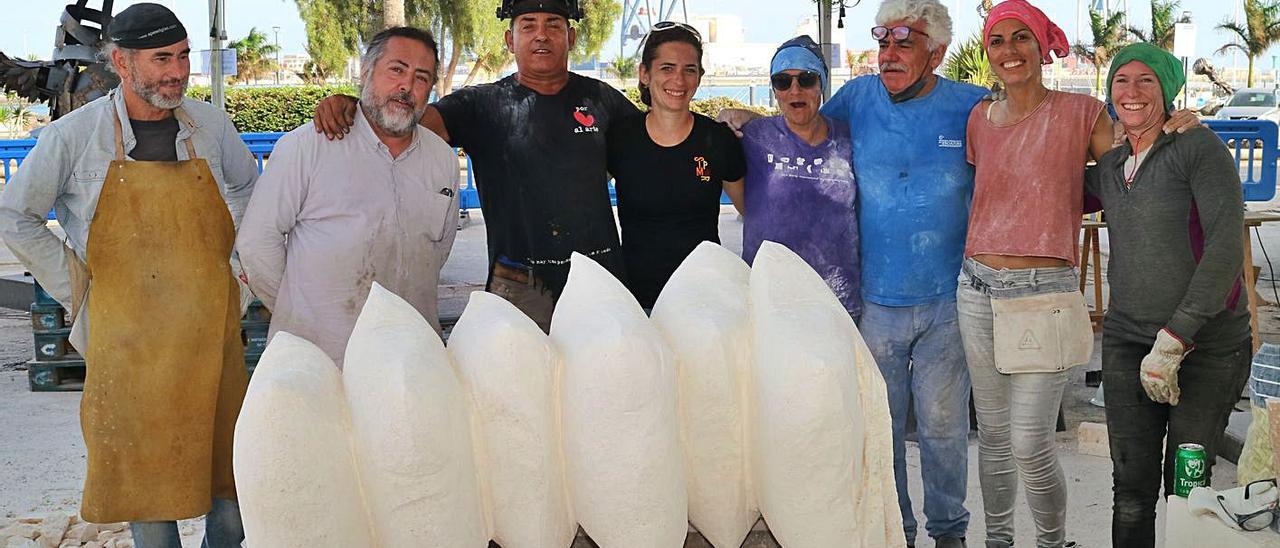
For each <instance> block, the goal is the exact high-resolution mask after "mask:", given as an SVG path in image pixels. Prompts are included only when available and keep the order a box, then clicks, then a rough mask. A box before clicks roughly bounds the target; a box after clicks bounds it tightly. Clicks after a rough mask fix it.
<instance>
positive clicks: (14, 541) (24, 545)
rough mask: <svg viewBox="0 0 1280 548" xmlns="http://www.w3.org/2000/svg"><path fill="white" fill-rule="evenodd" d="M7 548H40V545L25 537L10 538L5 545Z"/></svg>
mask: <svg viewBox="0 0 1280 548" xmlns="http://www.w3.org/2000/svg"><path fill="white" fill-rule="evenodd" d="M4 547H5V548H40V543H38V542H36V541H34V540H31V539H29V538H23V537H9V541H8V542H6V543H5V545H4Z"/></svg>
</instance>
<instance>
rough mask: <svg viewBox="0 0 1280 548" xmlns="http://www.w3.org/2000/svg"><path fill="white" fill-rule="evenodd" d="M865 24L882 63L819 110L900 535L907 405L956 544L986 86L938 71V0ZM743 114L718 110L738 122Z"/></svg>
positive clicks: (945, 526)
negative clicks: (837, 150) (968, 236)
mask: <svg viewBox="0 0 1280 548" xmlns="http://www.w3.org/2000/svg"><path fill="white" fill-rule="evenodd" d="M871 35H872V37H873V38H875V39H876V40H877V41H878V42H879V43H880V54H879V64H880V74H878V75H866V76H861V77H858V78H855V79H853V80H850V81H848V82H846V83H845V84H844V85H843V86H842V87H841V88H840V90H839V91H838V92H836V94H835V96H833V97H832V98H831V100H830V101H828V102H827V103H826V104H825V105H823V107H822V114H823V115H824V116H826V117H828V118H831V119H832V120H833V121H835V122H836V123H842V124H848V126H849V129H850V134H851V135H852V137H853V171H854V173H855V174H856V175H857V179H858V204H857V211H858V233H859V234H858V235H859V240H860V241H859V252H860V254H861V257H860V262H861V274H862V319H861V321H860V322H859V323H858V326H859V329H860V330H861V331H862V336H863V338H865V339H866V342H867V346H868V347H869V348H870V349H871V353H872V354H873V355H874V356H875V358H876V363H877V364H878V365H879V366H880V372H881V374H882V375H883V376H884V380H885V384H886V385H887V386H888V389H889V410H890V414H891V415H892V418H893V469H894V476H895V478H894V479H895V480H896V481H897V487H898V505H899V506H900V508H901V510H902V524H903V530H904V531H903V532H904V534H905V535H906V539H907V545H908V546H914V545H915V537H916V519H915V514H914V512H913V510H912V506H911V498H910V495H909V494H908V492H907V463H906V441H905V440H906V425H907V414H908V408H909V407H912V404H913V402H914V410H915V417H916V432H917V436H918V439H919V443H920V475H921V479H922V480H923V483H924V514H925V517H926V518H927V520H928V521H927V524H926V529H927V530H928V533H929V536H930V537H933V538H934V539H936V541H937V544H936V545H937V546H946V547H953V546H964V537H965V530H966V529H967V528H968V526H969V512H968V510H966V509H965V507H964V499H965V493H966V489H967V480H968V462H969V459H968V455H969V452H968V445H969V440H968V435H969V393H970V389H971V386H970V382H969V370H968V367H967V365H966V362H965V356H964V346H963V344H962V343H961V340H960V328H959V325H958V323H957V317H956V314H957V312H956V278H957V277H958V276H959V274H960V263H961V261H962V260H963V258H964V242H965V233H966V231H967V229H968V218H969V202H970V199H971V198H972V196H973V185H974V183H973V173H974V171H973V166H971V165H969V163H968V161H967V160H966V157H965V151H966V149H965V128H966V125H967V123H968V120H969V111H970V110H972V109H973V106H974V105H976V104H977V103H978V101H980V100H982V98H983V97H985V96H986V95H987V94H988V93H989V90H987V89H985V88H981V87H978V86H974V85H970V84H964V83H959V82H953V81H951V80H947V79H946V78H942V77H940V76H938V75H936V74H934V70H936V69H937V68H938V67H939V66H940V65H941V64H942V61H943V60H944V59H945V58H946V53H947V46H948V45H949V44H950V43H951V16H950V15H949V14H948V12H947V8H946V7H945V6H943V5H942V3H941V2H939V1H938V0H884V1H883V2H882V3H881V4H880V9H879V12H878V13H877V14H876V26H874V27H872V28H871ZM750 117H751V115H750V114H749V113H748V111H728V110H726V111H725V112H721V114H720V119H721V120H723V121H725V122H727V123H729V125H731V126H734V127H741V125H742V124H744V123H745V120H747V119H749V118H750Z"/></svg>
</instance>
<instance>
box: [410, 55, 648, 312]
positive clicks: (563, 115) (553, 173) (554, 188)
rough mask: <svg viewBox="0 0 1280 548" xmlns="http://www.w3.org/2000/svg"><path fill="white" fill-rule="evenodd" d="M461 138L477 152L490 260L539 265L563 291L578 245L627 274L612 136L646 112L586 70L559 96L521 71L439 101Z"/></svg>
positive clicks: (456, 138)
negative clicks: (613, 193)
mask: <svg viewBox="0 0 1280 548" xmlns="http://www.w3.org/2000/svg"><path fill="white" fill-rule="evenodd" d="M435 107H436V109H438V110H439V112H440V116H441V117H442V118H443V119H444V123H445V127H446V128H447V129H448V130H449V139H450V140H451V143H450V144H452V145H454V146H458V147H462V148H463V149H464V150H465V151H466V152H467V154H469V155H470V156H471V161H472V166H473V168H474V169H475V177H476V185H477V189H478V190H479V193H480V207H481V210H482V211H483V212H484V219H485V232H486V236H487V237H488V245H489V264H490V266H491V267H492V264H493V263H494V261H496V260H497V259H498V257H499V256H501V257H505V259H506V260H508V261H511V262H515V263H520V264H523V265H527V266H529V267H532V268H533V271H534V274H535V275H536V276H537V277H538V278H540V279H542V280H543V282H544V283H546V284H547V287H548V288H550V289H551V290H552V292H553V293H555V294H556V295H559V294H560V291H561V290H562V289H564V283H565V280H566V278H567V277H568V273H569V254H570V253H571V252H574V251H577V252H579V253H582V254H584V255H587V256H590V257H592V258H593V259H595V260H596V261H598V262H600V264H602V265H604V266H605V267H606V268H608V269H609V270H610V271H611V272H613V273H614V274H615V275H616V276H618V277H619V278H620V279H622V278H623V276H624V273H623V267H622V253H621V251H620V246H619V244H618V231H617V228H616V225H615V224H614V220H613V210H612V209H611V207H610V205H609V189H608V180H609V175H608V170H607V165H606V158H607V147H606V144H605V134H606V132H608V130H609V128H610V126H611V125H612V124H613V123H615V122H616V121H618V120H621V119H623V118H625V117H628V116H631V115H634V114H635V113H636V112H637V110H636V108H635V105H632V104H631V102H630V101H628V100H627V98H626V97H625V96H623V95H622V93H620V92H618V90H616V89H614V88H612V87H610V86H609V85H608V84H606V83H604V82H601V81H599V80H595V79H593V78H587V77H585V76H580V75H577V74H573V73H570V74H569V82H568V84H566V85H565V87H564V88H563V89H561V90H560V92H559V93H556V94H555V95H541V94H539V93H537V92H535V91H534V90H532V89H530V88H527V87H525V86H523V85H521V84H520V83H519V82H518V81H516V78H515V76H508V77H506V78H503V79H502V80H499V81H497V82H494V83H492V84H484V85H479V86H472V87H466V88H462V89H459V90H457V91H454V92H453V93H451V94H449V95H447V96H445V97H444V98H442V99H440V101H438V102H436V103H435Z"/></svg>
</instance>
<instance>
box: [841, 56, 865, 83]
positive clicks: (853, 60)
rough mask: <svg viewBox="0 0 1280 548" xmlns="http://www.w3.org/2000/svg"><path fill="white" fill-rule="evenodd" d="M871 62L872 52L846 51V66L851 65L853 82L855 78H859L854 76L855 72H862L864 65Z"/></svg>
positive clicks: (850, 74)
mask: <svg viewBox="0 0 1280 548" xmlns="http://www.w3.org/2000/svg"><path fill="white" fill-rule="evenodd" d="M870 60H871V52H870V51H859V52H857V53H854V51H853V50H851V49H847V50H844V61H845V64H846V65H849V79H850V80H852V79H853V77H854V76H857V75H856V74H854V72H853V71H854V70H861V69H862V65H864V64H866V63H867V61H870Z"/></svg>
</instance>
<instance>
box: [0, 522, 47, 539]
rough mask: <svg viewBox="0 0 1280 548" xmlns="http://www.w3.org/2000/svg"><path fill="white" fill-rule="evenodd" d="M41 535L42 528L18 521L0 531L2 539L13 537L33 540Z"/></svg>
mask: <svg viewBox="0 0 1280 548" xmlns="http://www.w3.org/2000/svg"><path fill="white" fill-rule="evenodd" d="M39 534H40V528H39V527H38V526H36V524H34V523H28V522H24V521H21V520H19V521H17V522H15V523H13V524H11V525H9V526H8V527H5V528H4V529H0V538H5V537H13V538H25V539H33V538H36V536H37V535H39Z"/></svg>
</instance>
